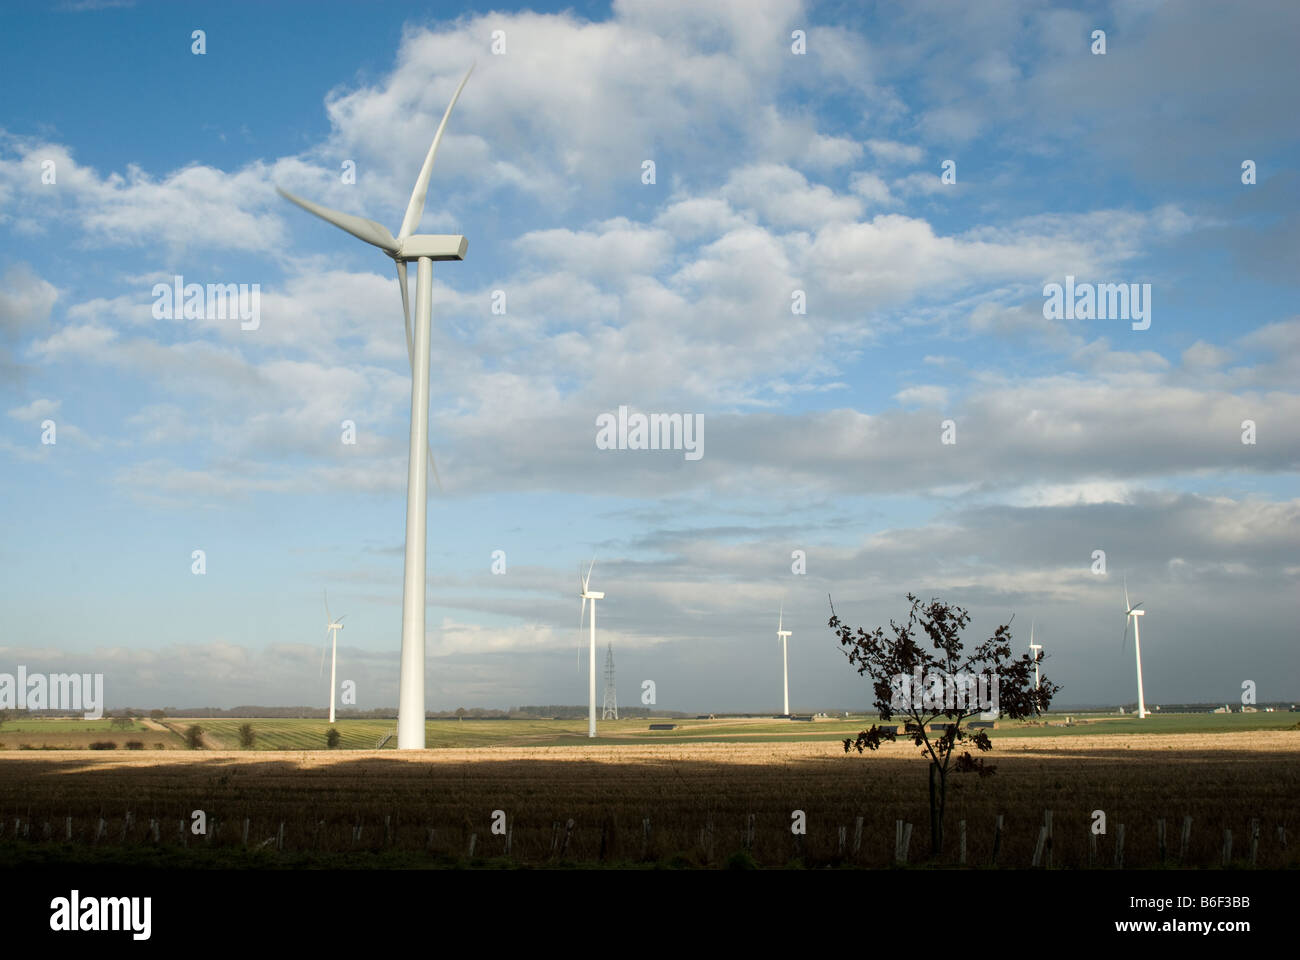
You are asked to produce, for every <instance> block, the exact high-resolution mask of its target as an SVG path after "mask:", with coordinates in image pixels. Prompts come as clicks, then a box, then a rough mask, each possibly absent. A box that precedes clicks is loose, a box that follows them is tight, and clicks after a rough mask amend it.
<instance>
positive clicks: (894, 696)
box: [829, 593, 1061, 857]
mask: <svg viewBox="0 0 1300 960" xmlns="http://www.w3.org/2000/svg"><path fill="white" fill-rule="evenodd" d="M907 599H908V601H909V602H910V603H911V605H912V608H911V610H910V611H909V613H908V616H907V620H906V621H905V622H903V623H897V622H895V621H894V620H892V619H891V620H890V621H889V631H888V634H887V633H886V631H885V628H884V627H877V628H876V629H874V630H871V631H867V630H864V629H862V628H861V627H858V628H856V629H854V628H852V627H850V626H848V625H847V624H845V623H843V622H842V621H841V620H840V618H839V617H838V616H837V615H836V614H835V606H834V604H833V603H832V604H831V619H830V623H829V625H830V628H831V629H832V630H833V631H835V633H836V635H837V636H838V638H839V641H840V645H841V647H843V649H844V653H845V655H846V656H847V657H848V658H849V663H850V664H852V665H853V666H854V667H856V668H857V671H858V673H859V674H860V675H862V676H865V677H867V679H869V680H870V681H871V686H872V691H873V693H874V696H875V700H874V705H875V708H876V711H877V712H878V713H879V714H880V719H881V721H883V722H885V723H888V722H889V721H890V720H893V719H894V718H895V717H896V716H897V717H899V718H901V719H903V720H904V722H905V727H904V730H905V734H904V735H905V736H907V737H910V738H911V739H912V742H913V743H914V744H915V745H916V746H918V747H920V748H921V754H922V756H924V757H926V758H927V759H928V760H929V761H930V764H929V774H930V855H931V856H932V857H938V856H939V855H940V854H941V852H942V850H943V814H944V808H945V805H946V801H947V795H948V774H949V772H951V771H952V770H956V771H957V772H959V773H968V772H971V773H977V774H979V775H980V776H981V777H985V776H989V775H990V774H992V773H993V771H994V769H995V768H994V767H992V766H986V765H985V764H984V761H983V759H980V760H978V761H976V760H975V759H974V758H973V757H972V756H971V755H970V752H969V751H968V750H966V751H963V752H962V753H961V754H960V755H956V750H957V748H958V746H963V747H964V746H967V745H969V746H973V747H975V748H976V749H977V750H979V751H981V752H986V751H989V750H992V749H993V744H992V742H991V741H990V740H989V736H988V734H987V733H986V732H985V731H984V730H983V729H980V730H977V731H975V732H973V733H972V732H970V731H968V730H966V729H965V728H964V727H963V724H964V723H965V722H966V721H968V720H969V719H971V718H972V717H974V716H976V715H977V714H979V713H981V712H982V708H981V706H980V705H979V703H978V700H979V697H978V696H975V695H974V694H975V693H976V691H970V690H964V689H963V688H962V686H961V684H960V681H959V680H958V678H965V677H970V678H975V677H983V678H985V682H986V686H985V687H984V691H986V692H987V694H988V695H990V698H993V697H992V695H993V694H994V693H996V696H995V699H996V704H997V709H998V711H999V715H1000V716H1003V717H1008V718H1010V719H1012V720H1018V719H1021V718H1023V717H1029V716H1036V715H1038V714H1040V713H1042V712H1043V711H1045V710H1046V709H1047V708H1048V706H1049V705H1050V704H1051V702H1052V697H1053V696H1055V694H1056V693H1057V691H1059V690H1060V689H1061V688H1060V687H1058V686H1056V685H1055V684H1053V683H1051V682H1050V681H1049V680H1048V679H1047V677H1046V675H1043V676H1042V677H1041V679H1040V681H1039V684H1038V686H1037V687H1035V686H1034V664H1035V662H1040V663H1041V661H1042V659H1043V654H1042V651H1039V653H1038V654H1037V658H1036V659H1035V658H1034V657H1031V656H1030V655H1029V654H1027V653H1026V654H1023V655H1021V656H1020V657H1013V656H1012V653H1011V625H1010V624H1009V623H1004V624H1002V625H1001V626H999V627H998V628H997V630H995V631H994V632H993V635H992V636H991V637H989V638H988V639H987V640H984V641H983V642H981V643H979V644H978V645H976V646H974V647H973V648H972V649H971V650H970V652H969V653H967V652H966V648H965V645H964V644H963V643H962V640H961V632H962V631H963V630H965V628H966V627H967V625H968V624H969V623H970V614H968V613H967V612H966V610H965V609H963V608H962V607H958V606H955V605H951V604H947V603H944V602H942V601H941V600H938V599H937V598H936V599H931V600H930V601H929V602H924V601H922V600H920V599H919V598H918V597H916V596H915V595H914V594H911V593H909V594H908V595H907ZM926 640H928V641H929V642H928V643H926V642H925V641H926ZM1040 669H1041V668H1040ZM918 671H919V676H920V677H921V678H922V681H923V684H922V690H918V689H916V684H915V683H914V679H913V678H915V677H917V676H918ZM936 677H937V678H938V682H937V683H936V684H935V685H933V686H932V685H931V684H932V683H934V678H936ZM923 691H925V692H935V693H937V694H938V695H937V696H934V697H928V696H918V695H917V694H919V693H922V692H923ZM940 718H943V720H942V721H941V726H942V727H943V732H942V733H939V734H933V733H931V732H930V725H931V724H932V723H935V721H938V720H939V719H940ZM895 729H896V728H895V727H880V726H877V725H876V724H872V725H871V729H869V730H864V731H862V732H860V733H859V734H858V735H857V737H856V738H855V739H846V740H845V741H844V752H845V753H848V752H849V751H850V750H853V749H855V748H856V749H857V751H858V753H862V752H863V750H876V749H878V748H879V747H880V744H881V743H882V742H884V741H886V740H890V741H892V740H895V739H897V734H896V732H895Z"/></svg>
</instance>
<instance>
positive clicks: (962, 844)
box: [957, 820, 966, 867]
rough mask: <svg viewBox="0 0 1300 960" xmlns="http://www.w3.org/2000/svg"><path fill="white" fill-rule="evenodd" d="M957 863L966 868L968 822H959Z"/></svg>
mask: <svg viewBox="0 0 1300 960" xmlns="http://www.w3.org/2000/svg"><path fill="white" fill-rule="evenodd" d="M957 862H958V863H959V864H961V865H962V866H963V867H964V866H966V821H965V820H959V821H957Z"/></svg>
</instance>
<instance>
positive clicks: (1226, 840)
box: [1223, 827, 1232, 867]
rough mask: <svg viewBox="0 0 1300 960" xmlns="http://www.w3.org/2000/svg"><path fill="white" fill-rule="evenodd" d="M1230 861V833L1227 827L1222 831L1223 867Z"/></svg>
mask: <svg viewBox="0 0 1300 960" xmlns="http://www.w3.org/2000/svg"><path fill="white" fill-rule="evenodd" d="M1231 861H1232V831H1231V830H1229V829H1228V828H1227V827H1224V829H1223V865H1224V866H1225V867H1226V866H1227V865H1228V864H1229V863H1230V862H1231Z"/></svg>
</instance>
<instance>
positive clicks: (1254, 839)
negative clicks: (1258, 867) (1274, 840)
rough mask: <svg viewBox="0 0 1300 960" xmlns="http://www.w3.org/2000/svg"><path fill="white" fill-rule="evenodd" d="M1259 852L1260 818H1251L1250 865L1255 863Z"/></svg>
mask: <svg viewBox="0 0 1300 960" xmlns="http://www.w3.org/2000/svg"><path fill="white" fill-rule="evenodd" d="M1258 854H1259V819H1258V818H1256V817H1251V818H1250V865H1251V866H1252V867H1253V866H1254V865H1255V858H1256V856H1257V855H1258Z"/></svg>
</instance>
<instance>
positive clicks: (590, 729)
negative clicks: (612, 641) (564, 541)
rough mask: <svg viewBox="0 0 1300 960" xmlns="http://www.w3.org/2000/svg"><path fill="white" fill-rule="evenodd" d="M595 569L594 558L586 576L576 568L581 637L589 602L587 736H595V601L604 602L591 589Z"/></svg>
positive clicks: (580, 659)
mask: <svg viewBox="0 0 1300 960" xmlns="http://www.w3.org/2000/svg"><path fill="white" fill-rule="evenodd" d="M595 567H596V558H595V557H592V558H591V566H590V567H588V568H587V575H586V576H585V577H584V576H583V575H582V567H581V566H579V567H578V596H579V597H581V598H582V609H581V611H579V613H578V630H579V634H580V635H581V631H582V621H583V620H584V619H585V618H586V615H587V601H588V600H590V601H591V648H590V650H589V651H588V653H587V661H588V662H587V669H588V688H587V736H588V737H594V736H595V735H596V601H597V600H604V599H605V595H604V594H603V593H601V592H599V591H597V590H592V589H591V571H592V570H594V569H595ZM578 662H579V664H581V662H582V647H579V648H578Z"/></svg>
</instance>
